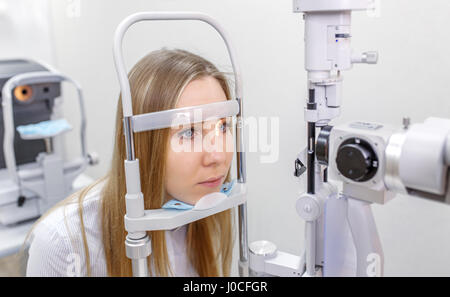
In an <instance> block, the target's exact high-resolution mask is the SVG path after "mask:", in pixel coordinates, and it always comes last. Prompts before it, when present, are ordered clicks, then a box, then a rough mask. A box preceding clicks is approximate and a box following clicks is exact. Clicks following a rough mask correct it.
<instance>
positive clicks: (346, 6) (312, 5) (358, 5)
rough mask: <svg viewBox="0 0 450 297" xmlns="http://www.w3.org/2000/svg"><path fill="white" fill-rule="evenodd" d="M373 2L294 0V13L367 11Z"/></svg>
mask: <svg viewBox="0 0 450 297" xmlns="http://www.w3.org/2000/svg"><path fill="white" fill-rule="evenodd" d="M373 3H374V1H373V0H339V1H337V0H294V1H293V4H294V6H293V9H294V12H312V11H343V10H366V9H368V8H370V7H371V6H372V5H373Z"/></svg>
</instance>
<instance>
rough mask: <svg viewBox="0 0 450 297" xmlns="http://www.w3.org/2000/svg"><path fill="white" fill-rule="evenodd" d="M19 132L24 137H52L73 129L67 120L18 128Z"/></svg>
mask: <svg viewBox="0 0 450 297" xmlns="http://www.w3.org/2000/svg"><path fill="white" fill-rule="evenodd" d="M16 129H17V131H18V132H19V133H20V134H21V135H23V136H36V137H43V138H45V137H52V136H55V135H58V134H59V133H61V132H63V131H68V130H70V129H72V126H70V124H69V123H68V122H67V121H66V119H59V120H52V121H44V122H40V123H37V124H29V125H23V126H18V127H17V128H16Z"/></svg>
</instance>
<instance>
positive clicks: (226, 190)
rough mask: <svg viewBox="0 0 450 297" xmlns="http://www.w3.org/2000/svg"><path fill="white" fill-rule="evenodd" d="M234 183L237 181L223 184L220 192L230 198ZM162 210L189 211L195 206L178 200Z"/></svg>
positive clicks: (167, 203) (164, 206) (170, 201)
mask: <svg viewBox="0 0 450 297" xmlns="http://www.w3.org/2000/svg"><path fill="white" fill-rule="evenodd" d="M234 182H235V180H232V181H231V182H229V183H225V184H223V185H222V186H221V188H220V192H222V193H224V194H225V195H227V196H230V193H231V189H232V188H233V186H234ZM162 208H164V209H182V210H188V209H192V208H194V206H193V205H190V204H188V203H185V202H182V201H179V200H177V199H172V200H169V201H167V202H166V203H165V204H164V205H163V206H162Z"/></svg>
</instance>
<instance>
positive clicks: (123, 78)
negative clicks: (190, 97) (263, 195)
mask: <svg viewBox="0 0 450 297" xmlns="http://www.w3.org/2000/svg"><path fill="white" fill-rule="evenodd" d="M155 20H199V21H202V22H205V23H207V24H209V25H211V26H212V27H213V28H214V29H216V31H217V32H218V33H219V34H220V35H221V37H222V38H223V40H224V42H225V44H226V46H227V49H228V53H229V55H230V60H231V64H232V67H233V71H234V78H235V100H234V99H231V100H227V101H225V102H217V103H211V104H204V105H200V106H193V107H185V108H178V109H172V110H165V111H160V112H153V113H147V114H141V115H133V112H132V101H131V93H130V84H129V81H128V76H127V71H126V68H125V64H124V60H123V55H122V40H123V37H124V35H125V33H126V31H127V30H128V29H129V28H130V27H131V26H132V25H133V24H135V23H138V22H141V21H155ZM113 54H114V63H115V66H116V71H117V75H118V78H119V83H120V88H121V96H122V105H123V115H124V119H123V122H124V133H125V142H126V150H127V159H126V160H125V164H124V166H125V178H126V186H127V194H126V195H125V201H126V215H125V230H126V231H127V232H128V235H127V236H126V240H125V247H126V255H127V257H128V258H130V259H131V263H132V270H133V275H134V276H147V275H148V263H147V257H148V256H149V255H150V254H151V238H149V237H148V236H147V233H146V231H152V230H170V229H174V228H177V227H179V226H182V225H185V224H188V223H191V222H193V221H196V220H199V219H202V218H205V217H207V216H211V215H213V214H216V213H219V212H221V211H224V210H227V209H230V208H233V207H236V206H238V215H239V251H240V257H239V274H240V275H241V276H247V275H248V244H247V204H246V172H245V152H244V142H243V125H241V124H239V125H237V126H236V163H237V164H236V165H237V166H236V170H237V172H236V174H237V184H236V185H235V186H234V187H233V189H232V192H231V193H230V195H229V196H228V197H227V198H225V199H217V200H216V202H214V201H212V200H211V199H209V200H208V203H202V207H201V208H198V207H194V208H193V209H191V210H179V209H163V208H161V209H151V210H145V209H144V197H143V194H142V191H141V178H140V173H139V160H138V159H136V157H135V149H134V142H133V135H134V133H140V132H145V131H149V130H153V129H161V128H169V127H172V126H179V125H180V124H187V125H190V124H193V123H197V122H202V121H206V120H212V119H213V118H215V119H220V118H223V117H232V116H236V119H237V122H238V123H241V122H242V119H243V110H242V83H241V78H240V72H239V68H238V63H237V57H236V54H235V52H234V49H233V47H232V46H231V43H230V39H229V38H228V36H227V34H226V33H225V31H224V30H223V28H222V27H221V26H220V25H219V24H218V23H217V22H216V21H215V20H214V19H212V18H211V17H209V16H207V15H205V14H201V13H189V12H143V13H136V14H133V15H131V16H129V17H127V18H126V19H124V20H123V21H122V22H121V23H120V24H119V26H118V27H117V29H116V32H115V36H114V48H113ZM199 115H201V116H199ZM206 196H208V195H206ZM208 197H209V196H208ZM204 198H205V197H203V198H201V199H200V201H202V199H204ZM211 202H214V203H211Z"/></svg>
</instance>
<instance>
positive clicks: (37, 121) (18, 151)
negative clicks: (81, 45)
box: [0, 60, 97, 225]
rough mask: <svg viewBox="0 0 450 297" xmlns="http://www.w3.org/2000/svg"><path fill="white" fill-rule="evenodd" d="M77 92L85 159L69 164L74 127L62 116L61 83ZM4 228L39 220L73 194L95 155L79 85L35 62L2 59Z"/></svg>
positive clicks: (0, 203)
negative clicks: (65, 138) (66, 142)
mask: <svg viewBox="0 0 450 297" xmlns="http://www.w3.org/2000/svg"><path fill="white" fill-rule="evenodd" d="M64 81H68V82H70V83H72V84H73V85H74V86H75V87H76V89H77V92H78V96H79V102H80V113H81V129H80V130H81V135H80V143H81V151H82V152H81V156H80V157H78V158H75V159H73V160H64V151H63V146H62V138H61V137H60V136H61V135H62V134H64V133H65V132H67V131H69V130H71V126H70V125H69V124H68V123H67V121H66V120H65V119H63V118H61V116H60V114H59V113H60V112H59V110H58V106H59V103H61V101H60V99H59V98H58V97H60V95H61V83H62V82H64ZM0 89H1V90H2V92H1V101H2V105H1V108H0V111H1V112H0V119H1V122H0V139H1V141H2V146H1V148H0V153H1V154H0V224H2V225H11V224H14V223H18V222H21V221H25V220H28V219H32V218H36V217H39V216H40V215H41V214H43V213H44V212H45V211H46V210H47V209H49V208H50V207H51V206H53V205H54V204H56V203H57V202H58V201H59V200H61V199H63V198H66V197H67V196H68V195H69V194H70V193H72V192H73V191H74V190H76V189H74V188H73V182H74V180H75V178H77V177H78V176H79V175H80V174H81V173H82V172H83V171H84V170H85V168H86V166H87V165H88V164H91V165H93V164H96V162H97V159H96V157H95V155H89V154H88V153H87V151H86V140H85V133H86V132H85V130H86V120H85V111H84V105H83V96H82V91H81V88H80V86H79V85H78V84H77V83H76V82H75V81H73V80H71V79H70V78H68V77H66V76H64V75H62V74H59V73H57V72H55V71H54V70H51V69H49V68H48V66H47V67H46V66H43V65H41V64H39V63H37V62H34V61H31V60H3V61H0Z"/></svg>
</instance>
